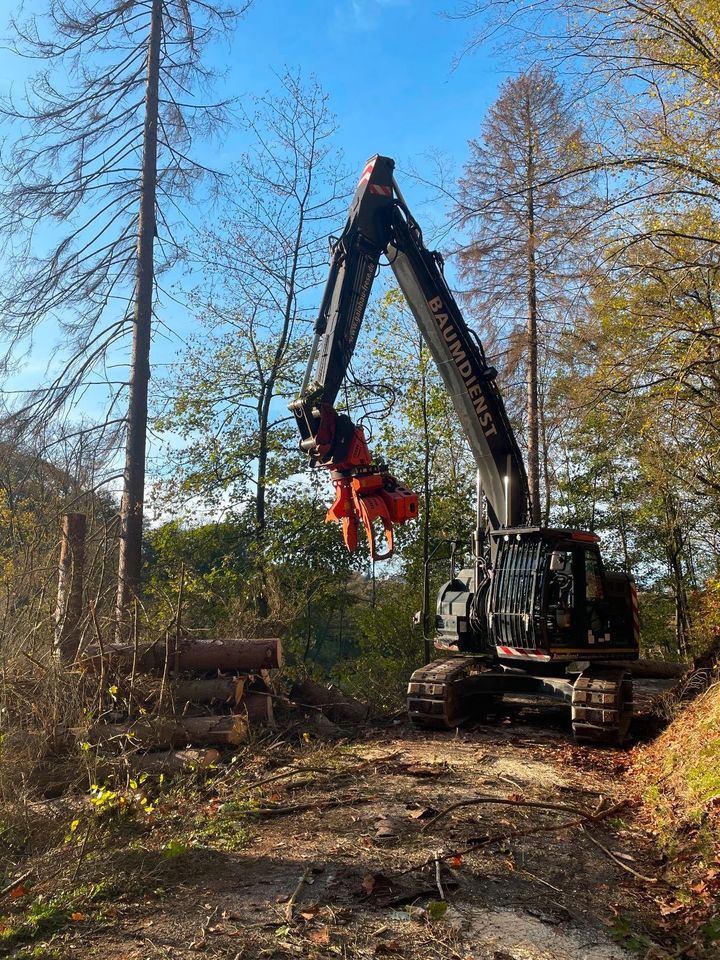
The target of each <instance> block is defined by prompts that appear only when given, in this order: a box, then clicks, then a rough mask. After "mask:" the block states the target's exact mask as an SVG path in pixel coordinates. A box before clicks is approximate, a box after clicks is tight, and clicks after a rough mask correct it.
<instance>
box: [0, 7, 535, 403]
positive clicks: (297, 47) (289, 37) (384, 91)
mask: <svg viewBox="0 0 720 960" xmlns="http://www.w3.org/2000/svg"><path fill="white" fill-rule="evenodd" d="M441 3H442V0H346V2H341V0H324V2H323V0H255V2H254V4H253V5H252V7H251V8H250V10H249V11H248V13H247V14H246V15H245V17H244V18H243V20H242V21H241V22H240V23H239V25H238V26H237V29H236V31H235V33H234V35H233V38H232V41H231V45H230V49H229V50H228V47H227V45H223V44H221V45H219V46H218V47H217V48H216V49H215V50H213V52H212V58H213V60H214V62H215V64H216V65H217V66H218V67H219V68H221V69H224V70H225V76H224V81H223V84H221V88H222V87H224V88H225V89H224V90H223V89H221V90H220V91H219V92H220V93H222V94H225V95H230V96H234V97H239V98H240V99H241V100H242V99H245V98H249V97H251V96H252V95H262V94H264V93H266V92H267V91H272V90H273V89H277V87H278V86H279V84H278V79H277V75H278V74H282V73H283V72H284V71H285V70H286V69H290V70H291V71H296V70H298V69H299V70H301V71H302V74H303V75H304V76H305V77H306V78H307V77H309V76H310V75H314V76H315V77H316V78H317V80H318V81H319V82H320V84H321V85H322V87H323V88H324V89H325V91H326V92H327V94H328V95H329V98H330V108H331V110H332V111H333V113H334V114H335V116H336V118H337V124H338V129H337V135H336V146H337V147H339V148H340V149H341V151H342V153H343V155H344V160H345V164H346V166H347V168H348V169H349V170H351V171H357V172H358V173H359V172H360V171H361V169H362V167H363V165H364V162H365V160H366V159H367V157H369V156H370V155H372V154H374V153H378V152H379V153H385V154H387V155H389V156H392V157H394V158H395V160H396V161H397V169H398V179H399V180H400V182H401V186H402V187H403V189H404V192H405V194H406V197H407V200H408V202H409V204H410V207H411V209H413V210H414V211H415V212H416V213H417V214H418V216H419V220H420V222H421V226H423V227H424V228H425V235H426V238H427V239H428V241H429V242H430V243H432V235H433V226H434V225H436V224H439V223H441V222H442V220H443V217H444V214H445V211H444V210H443V209H442V208H441V207H439V206H435V207H433V206H432V205H431V206H430V207H428V205H427V203H426V201H427V197H428V192H427V191H426V190H424V189H423V187H422V185H421V184H419V183H417V182H415V181H414V180H413V179H412V177H411V172H416V173H418V174H419V175H420V176H425V177H427V178H429V179H433V178H434V177H435V167H434V162H433V161H432V160H431V157H432V156H433V155H434V154H442V155H443V156H444V157H447V168H446V170H445V174H446V176H447V177H448V178H449V179H451V180H452V179H454V178H455V177H456V176H457V174H458V173H459V172H460V170H461V167H462V164H463V162H464V161H465V159H466V156H467V141H468V139H469V138H471V137H474V136H477V135H478V133H479V131H480V125H481V123H482V120H483V117H484V115H485V112H486V110H487V108H488V106H489V105H490V104H491V103H492V102H493V100H494V99H495V98H496V96H497V92H498V86H499V84H500V83H501V82H502V81H503V80H504V79H505V78H506V77H507V76H508V75H510V74H511V73H513V72H515V70H516V69H517V65H515V64H505V63H502V62H500V61H499V60H498V59H496V58H494V57H493V56H492V55H491V52H490V51H488V50H479V51H474V52H473V54H472V55H469V56H467V57H465V58H463V59H462V60H461V62H460V63H459V64H458V65H456V66H455V65H454V61H455V59H456V58H457V56H458V54H459V53H460V52H461V51H462V49H463V48H464V46H465V44H466V43H467V41H468V39H469V37H470V36H471V31H472V27H473V25H472V24H470V23H467V22H463V21H453V20H450V19H448V18H447V17H444V16H443V15H442V9H443V8H442V6H441V5H440V4H441ZM448 5H449V6H450V8H452V5H453V0H449V3H448ZM24 6H25V12H26V13H30V12H33V11H34V10H35V9H36V7H38V8H39V7H41V6H42V3H40V2H39V0H26V3H25V5H24ZM15 8H16V3H15V2H14V0H0V16H1V17H2V19H3V20H4V21H5V23H6V24H7V22H8V20H9V17H10V14H11V12H12V10H13V9H15ZM35 67H36V64H32V63H28V61H19V60H17V58H13V57H11V56H10V55H9V54H8V53H7V52H3V53H2V55H0V86H1V87H2V90H3V91H4V92H5V91H7V90H8V89H9V87H10V85H12V86H13V87H14V89H15V91H16V92H20V90H21V88H22V80H23V77H24V75H26V73H27V71H29V70H32V69H34V68H35ZM243 146H244V144H243V142H242V136H241V135H240V133H239V132H237V131H232V130H230V131H228V132H227V135H226V137H225V138H224V140H223V143H222V145H221V146H220V148H219V149H218V148H217V147H215V148H214V150H215V156H214V159H215V163H216V165H217V166H218V167H220V168H222V167H227V166H229V165H230V163H231V162H232V161H233V160H234V159H235V158H236V157H237V156H239V155H240V153H241V152H242V149H243ZM190 215H191V217H192V216H193V215H192V213H191V214H190ZM341 227H342V222H338V224H337V229H338V230H339V229H340V228H341ZM48 236H49V231H48ZM451 245H452V238H450V239H449V240H446V241H443V243H442V244H440V246H441V249H442V247H443V246H445V247H447V246H451ZM449 275H450V277H451V278H452V265H450V267H449ZM319 297H320V291H318V299H319ZM161 312H163V311H161ZM169 313H170V314H172V315H173V316H172V319H171V321H170V325H171V326H172V327H173V328H174V329H175V330H176V331H177V333H178V334H179V337H178V338H175V337H174V336H167V335H165V334H164V333H163V332H162V331H159V336H156V338H155V342H154V346H153V356H152V361H153V366H154V368H155V371H156V374H159V375H160V376H162V375H163V374H164V373H165V372H166V371H167V369H168V365H169V364H171V363H172V361H173V360H175V359H176V358H177V355H178V351H179V350H180V349H181V348H182V343H183V340H184V339H185V338H186V337H187V335H188V334H189V333H190V332H191V331H192V330H193V329H194V323H193V321H192V318H191V317H190V316H189V315H186V314H185V315H184V311H183V310H182V309H181V308H177V307H176V306H173V305H169ZM168 319H170V318H169V317H168ZM50 339H51V338H50V337H41V338H38V339H36V341H35V345H34V349H33V352H32V354H31V356H29V357H28V358H27V362H26V363H25V365H24V368H23V370H22V372H21V373H20V374H19V375H18V376H17V377H16V378H14V380H13V381H11V382H10V383H8V382H6V384H5V387H6V389H7V388H8V387H10V388H13V387H14V388H20V389H26V388H28V387H33V386H36V385H37V384H38V380H42V379H44V374H45V370H46V364H47V361H48V357H49V344H50ZM118 361H119V363H120V364H121V365H124V363H125V362H126V354H125V353H123V354H122V355H121V356H118ZM118 373H119V371H118ZM91 398H92V394H91V395H90V398H87V397H86V400H85V401H84V403H83V404H81V407H80V408H79V409H82V408H83V407H84V406H87V405H88V404H94V403H95V400H94V398H93V399H91ZM86 412H87V413H93V412H95V411H94V410H92V409H88V410H86Z"/></svg>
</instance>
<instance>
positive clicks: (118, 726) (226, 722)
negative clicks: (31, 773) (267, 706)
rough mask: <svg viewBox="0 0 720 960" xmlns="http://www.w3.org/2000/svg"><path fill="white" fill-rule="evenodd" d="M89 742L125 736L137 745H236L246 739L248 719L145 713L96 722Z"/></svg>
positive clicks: (123, 737) (118, 739) (119, 738)
mask: <svg viewBox="0 0 720 960" xmlns="http://www.w3.org/2000/svg"><path fill="white" fill-rule="evenodd" d="M88 738H89V740H90V742H91V743H98V742H105V743H107V742H108V741H110V740H114V741H117V742H121V741H124V740H125V738H128V740H129V743H130V744H131V745H132V746H137V747H145V748H148V747H185V746H187V744H193V745H195V746H204V745H206V744H207V745H208V746H214V745H219V746H223V745H235V744H238V743H243V742H244V741H245V740H246V739H247V720H246V718H245V717H244V716H241V715H240V714H232V715H231V716H221V717H183V718H182V719H179V718H175V717H157V718H152V717H144V718H143V719H141V720H134V721H132V722H130V723H97V724H95V726H94V727H93V728H92V729H91V730H90V732H89V734H88Z"/></svg>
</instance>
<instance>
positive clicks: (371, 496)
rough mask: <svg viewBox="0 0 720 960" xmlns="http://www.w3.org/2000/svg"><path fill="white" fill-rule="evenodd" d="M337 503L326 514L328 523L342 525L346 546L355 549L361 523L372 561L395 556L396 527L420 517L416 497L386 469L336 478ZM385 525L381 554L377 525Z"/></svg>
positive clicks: (370, 468) (364, 470) (361, 470)
mask: <svg viewBox="0 0 720 960" xmlns="http://www.w3.org/2000/svg"><path fill="white" fill-rule="evenodd" d="M333 484H334V485H335V502H334V503H333V505H332V506H331V507H330V509H329V510H328V512H327V516H326V518H325V519H326V521H327V522H331V521H337V522H339V523H342V527H343V536H344V538H345V545H346V546H347V548H348V550H355V549H356V548H357V544H358V528H359V526H360V521H362V524H363V526H364V527H365V534H366V536H367V540H368V545H369V547H370V556H371V557H372V558H373V560H387V559H388V558H389V557H391V556H392V555H393V551H394V549H395V538H394V533H393V525H394V524H396V523H405V521H406V520H412V519H413V518H414V517H416V516H417V512H418V498H417V494H415V493H413V492H412V491H411V490H408V489H407V487H403V486H402V485H401V484H400V483H398V481H397V480H396V479H395V477H392V476H390V474H389V473H388V472H387V470H386V468H385V467H384V466H382V465H380V464H378V465H377V467H375V468H373V467H370V466H368V467H366V468H364V469H362V468H360V469H358V470H357V472H355V473H354V475H350V476H335V477H334V478H333ZM377 521H379V522H380V523H381V524H382V528H383V532H384V534H385V542H386V543H387V550H386V551H385V552H384V553H380V552H379V551H378V547H377V544H376V542H375V523H376V522H377Z"/></svg>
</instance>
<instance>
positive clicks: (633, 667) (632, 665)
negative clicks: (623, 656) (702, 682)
mask: <svg viewBox="0 0 720 960" xmlns="http://www.w3.org/2000/svg"><path fill="white" fill-rule="evenodd" d="M619 665H620V666H623V667H625V669H626V670H629V671H630V673H631V674H632V675H633V676H634V677H637V678H638V679H642V680H671V679H673V678H674V677H682V676H684V675H685V674H686V673H687V672H688V670H689V669H690V666H691V665H690V664H689V663H671V662H670V661H668V660H633V661H631V662H627V663H622V664H619Z"/></svg>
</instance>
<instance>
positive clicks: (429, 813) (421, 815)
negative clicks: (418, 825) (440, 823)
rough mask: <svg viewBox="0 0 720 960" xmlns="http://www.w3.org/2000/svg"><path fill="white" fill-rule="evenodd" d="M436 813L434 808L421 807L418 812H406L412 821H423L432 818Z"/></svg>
mask: <svg viewBox="0 0 720 960" xmlns="http://www.w3.org/2000/svg"><path fill="white" fill-rule="evenodd" d="M437 812H438V811H437V810H436V809H435V807H421V808H420V809H419V810H408V816H409V817H412V819H413V820H425V819H426V818H427V817H434V816H435V815H436V813H437Z"/></svg>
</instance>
